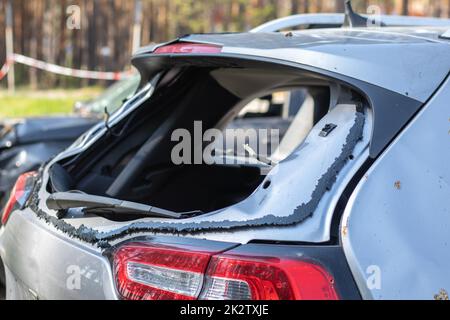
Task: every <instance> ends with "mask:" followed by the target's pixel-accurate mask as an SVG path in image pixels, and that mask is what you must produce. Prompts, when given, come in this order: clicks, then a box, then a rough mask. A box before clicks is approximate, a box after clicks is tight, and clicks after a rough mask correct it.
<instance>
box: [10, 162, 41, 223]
mask: <svg viewBox="0 0 450 320" xmlns="http://www.w3.org/2000/svg"><path fill="white" fill-rule="evenodd" d="M36 174H37V173H36V172H35V171H33V172H27V173H24V174H22V175H21V176H20V177H19V178H18V179H17V181H16V184H15V185H14V187H13V189H12V190H11V195H10V197H9V200H8V202H7V203H6V206H5V209H4V210H3V215H2V224H3V225H5V224H6V222H7V221H8V219H9V216H10V214H11V212H12V211H13V210H15V209H19V208H21V207H22V206H23V205H25V203H26V201H27V200H28V198H29V196H30V195H31V191H32V188H33V183H34V178H35V177H36Z"/></svg>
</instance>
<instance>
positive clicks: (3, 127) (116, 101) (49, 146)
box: [0, 74, 140, 212]
mask: <svg viewBox="0 0 450 320" xmlns="http://www.w3.org/2000/svg"><path fill="white" fill-rule="evenodd" d="M139 80H140V78H139V75H138V74H137V75H133V76H132V77H130V78H127V79H124V80H121V81H118V82H116V83H115V84H113V85H112V86H111V87H110V88H108V89H107V90H105V92H104V93H102V94H101V95H100V96H98V97H97V98H95V99H93V100H91V101H86V102H79V103H77V104H76V106H75V110H74V111H75V112H74V115H70V116H50V117H34V118H25V119H20V120H14V121H12V120H5V121H3V123H2V124H0V212H1V211H2V209H3V207H4V205H5V203H6V201H7V199H8V196H9V192H10V191H11V189H12V187H13V186H14V183H15V181H16V180H17V178H18V177H19V176H20V175H21V174H22V173H25V172H28V171H31V170H36V169H38V168H39V167H40V166H41V165H42V164H43V163H44V162H46V161H48V160H49V159H50V158H51V157H52V156H54V155H56V154H58V153H60V152H61V151H62V150H64V149H65V148H67V147H68V146H69V145H70V144H72V143H73V142H74V141H75V140H76V139H77V138H78V137H79V136H80V135H81V134H83V133H84V132H86V131H87V130H88V129H90V128H91V127H92V126H94V125H95V124H97V123H98V122H99V121H100V119H101V118H102V117H103V115H104V112H105V108H107V110H108V113H110V114H112V113H114V112H115V111H116V110H117V109H118V108H119V107H120V106H121V105H122V104H123V101H124V100H126V99H127V98H129V97H130V96H131V95H133V93H134V92H135V91H136V89H137V87H138V85H139Z"/></svg>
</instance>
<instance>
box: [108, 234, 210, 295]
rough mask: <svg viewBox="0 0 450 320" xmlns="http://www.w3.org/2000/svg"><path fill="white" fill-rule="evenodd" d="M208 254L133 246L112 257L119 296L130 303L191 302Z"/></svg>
mask: <svg viewBox="0 0 450 320" xmlns="http://www.w3.org/2000/svg"><path fill="white" fill-rule="evenodd" d="M211 255H212V254H211V253H208V252H191V251H188V250H186V251H182V250H180V249H178V248H177V249H174V248H171V247H164V246H158V247H157V246H151V245H147V244H142V243H133V244H129V245H126V246H124V247H121V248H120V249H119V250H118V251H117V252H116V254H115V257H114V271H115V275H116V281H117V287H118V291H119V294H120V295H121V296H122V297H123V298H125V299H131V300H193V299H196V298H197V297H198V295H199V293H200V289H201V287H202V282H203V274H204V273H205V271H206V268H207V266H208V262H209V260H210V258H211Z"/></svg>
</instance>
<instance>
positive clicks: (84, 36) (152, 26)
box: [0, 0, 450, 118]
mask: <svg viewBox="0 0 450 320" xmlns="http://www.w3.org/2000/svg"><path fill="white" fill-rule="evenodd" d="M352 4H353V7H354V9H355V11H358V12H359V13H366V12H367V8H368V6H370V5H378V6H379V8H380V9H381V13H383V14H402V15H414V16H434V17H449V16H450V0H378V1H377V0H353V1H352ZM343 11H344V0H0V67H1V66H2V65H3V64H4V63H6V61H7V56H8V54H7V52H13V53H14V54H20V55H24V56H26V57H31V58H34V59H38V60H41V61H44V62H47V63H51V64H56V65H60V66H64V67H68V68H73V69H83V70H92V71H108V72H121V71H124V70H129V69H130V57H131V55H132V52H133V51H135V50H136V49H137V48H138V47H139V46H141V45H145V44H149V43H153V42H156V43H158V42H164V41H167V40H169V39H172V38H175V37H176V36H178V35H184V34H187V33H197V32H223V31H245V30H249V29H251V28H253V27H255V26H257V25H259V24H261V23H263V22H266V21H269V20H272V19H275V18H278V17H283V16H287V15H291V14H296V13H316V12H321V13H325V12H343ZM8 42H9V43H8ZM8 50H9V51H8ZM11 71H12V70H11V69H10V72H11ZM13 71H14V79H12V80H11V78H10V79H9V80H8V77H7V76H4V77H3V79H1V80H0V118H1V117H7V116H8V117H14V116H22V115H37V114H48V113H67V112H70V111H71V109H72V107H73V104H74V102H75V101H78V100H88V99H91V98H92V97H94V96H96V95H97V94H99V93H100V92H101V91H102V88H104V87H106V86H108V85H110V84H111V83H112V81H109V80H104V79H81V78H76V77H69V76H62V75H57V74H54V73H51V72H47V71H43V70H39V69H37V68H33V67H29V66H27V65H24V64H20V63H15V64H14V70H13ZM0 74H1V73H0ZM0 78H2V77H1V76H0ZM8 81H9V90H8ZM11 87H12V88H11Z"/></svg>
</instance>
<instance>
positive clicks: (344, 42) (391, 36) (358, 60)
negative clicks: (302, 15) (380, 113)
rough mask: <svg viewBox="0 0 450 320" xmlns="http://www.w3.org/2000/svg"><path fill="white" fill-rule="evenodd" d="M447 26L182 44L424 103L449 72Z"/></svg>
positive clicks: (233, 36)
mask: <svg viewBox="0 0 450 320" xmlns="http://www.w3.org/2000/svg"><path fill="white" fill-rule="evenodd" d="M446 31H447V29H446V28H443V27H420V28H418V27H390V28H359V29H349V28H340V29H316V30H302V31H295V32H289V33H287V34H286V33H280V32H271V33H228V34H193V35H188V36H185V37H182V38H180V39H179V41H185V42H193V43H206V44H216V45H220V46H222V47H223V48H222V53H229V54H242V55H250V56H260V57H264V58H276V59H280V60H286V61H290V62H296V63H300V64H303V65H308V66H312V67H316V68H320V69H325V70H328V71H331V72H334V73H337V74H341V75H344V76H348V77H352V78H355V79H358V80H361V81H365V82H368V83H370V84H374V85H377V86H380V87H382V88H385V89H388V90H391V91H394V92H397V93H399V94H402V95H405V96H408V97H410V98H413V99H415V100H418V101H420V102H425V101H426V100H428V98H429V97H430V96H431V95H432V93H433V92H434V91H435V90H436V88H437V87H438V86H439V85H440V84H441V83H442V82H443V80H444V79H445V78H446V76H447V74H448V73H449V70H450V41H449V40H447V39H441V38H440V37H439V36H440V35H441V34H443V33H445V32H446Z"/></svg>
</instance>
